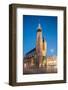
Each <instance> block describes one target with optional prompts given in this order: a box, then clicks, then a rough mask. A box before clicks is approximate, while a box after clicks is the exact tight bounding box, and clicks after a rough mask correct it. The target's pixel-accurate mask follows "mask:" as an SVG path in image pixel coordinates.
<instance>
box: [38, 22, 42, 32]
mask: <svg viewBox="0 0 68 90" xmlns="http://www.w3.org/2000/svg"><path fill="white" fill-rule="evenodd" d="M37 29H38V31H42V28H41V24H40V23H39V24H38V28H37Z"/></svg>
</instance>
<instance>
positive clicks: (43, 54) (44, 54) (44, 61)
mask: <svg viewBox="0 0 68 90" xmlns="http://www.w3.org/2000/svg"><path fill="white" fill-rule="evenodd" d="M42 47H43V49H42V56H43V59H42V65H43V67H44V66H45V65H46V54H47V43H46V40H45V39H44V38H43V46H42Z"/></svg>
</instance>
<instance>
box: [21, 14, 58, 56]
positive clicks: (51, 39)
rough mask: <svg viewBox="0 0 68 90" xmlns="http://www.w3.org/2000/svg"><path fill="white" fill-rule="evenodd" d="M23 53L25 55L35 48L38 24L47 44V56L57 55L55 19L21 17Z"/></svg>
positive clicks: (52, 17) (50, 17) (53, 17)
mask: <svg viewBox="0 0 68 90" xmlns="http://www.w3.org/2000/svg"><path fill="white" fill-rule="evenodd" d="M23 23H24V25H23V44H24V46H23V52H24V54H26V53H27V52H29V51H30V50H31V49H33V48H34V47H36V34H37V27H38V24H39V23H40V24H41V27H42V36H43V37H44V39H46V42H47V56H51V55H57V17H56V16H33V15H23Z"/></svg>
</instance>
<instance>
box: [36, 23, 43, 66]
mask: <svg viewBox="0 0 68 90" xmlns="http://www.w3.org/2000/svg"><path fill="white" fill-rule="evenodd" d="M42 45H43V40H42V28H41V25H40V24H38V28H37V39H36V53H37V60H38V66H39V67H41V66H42Z"/></svg>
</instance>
